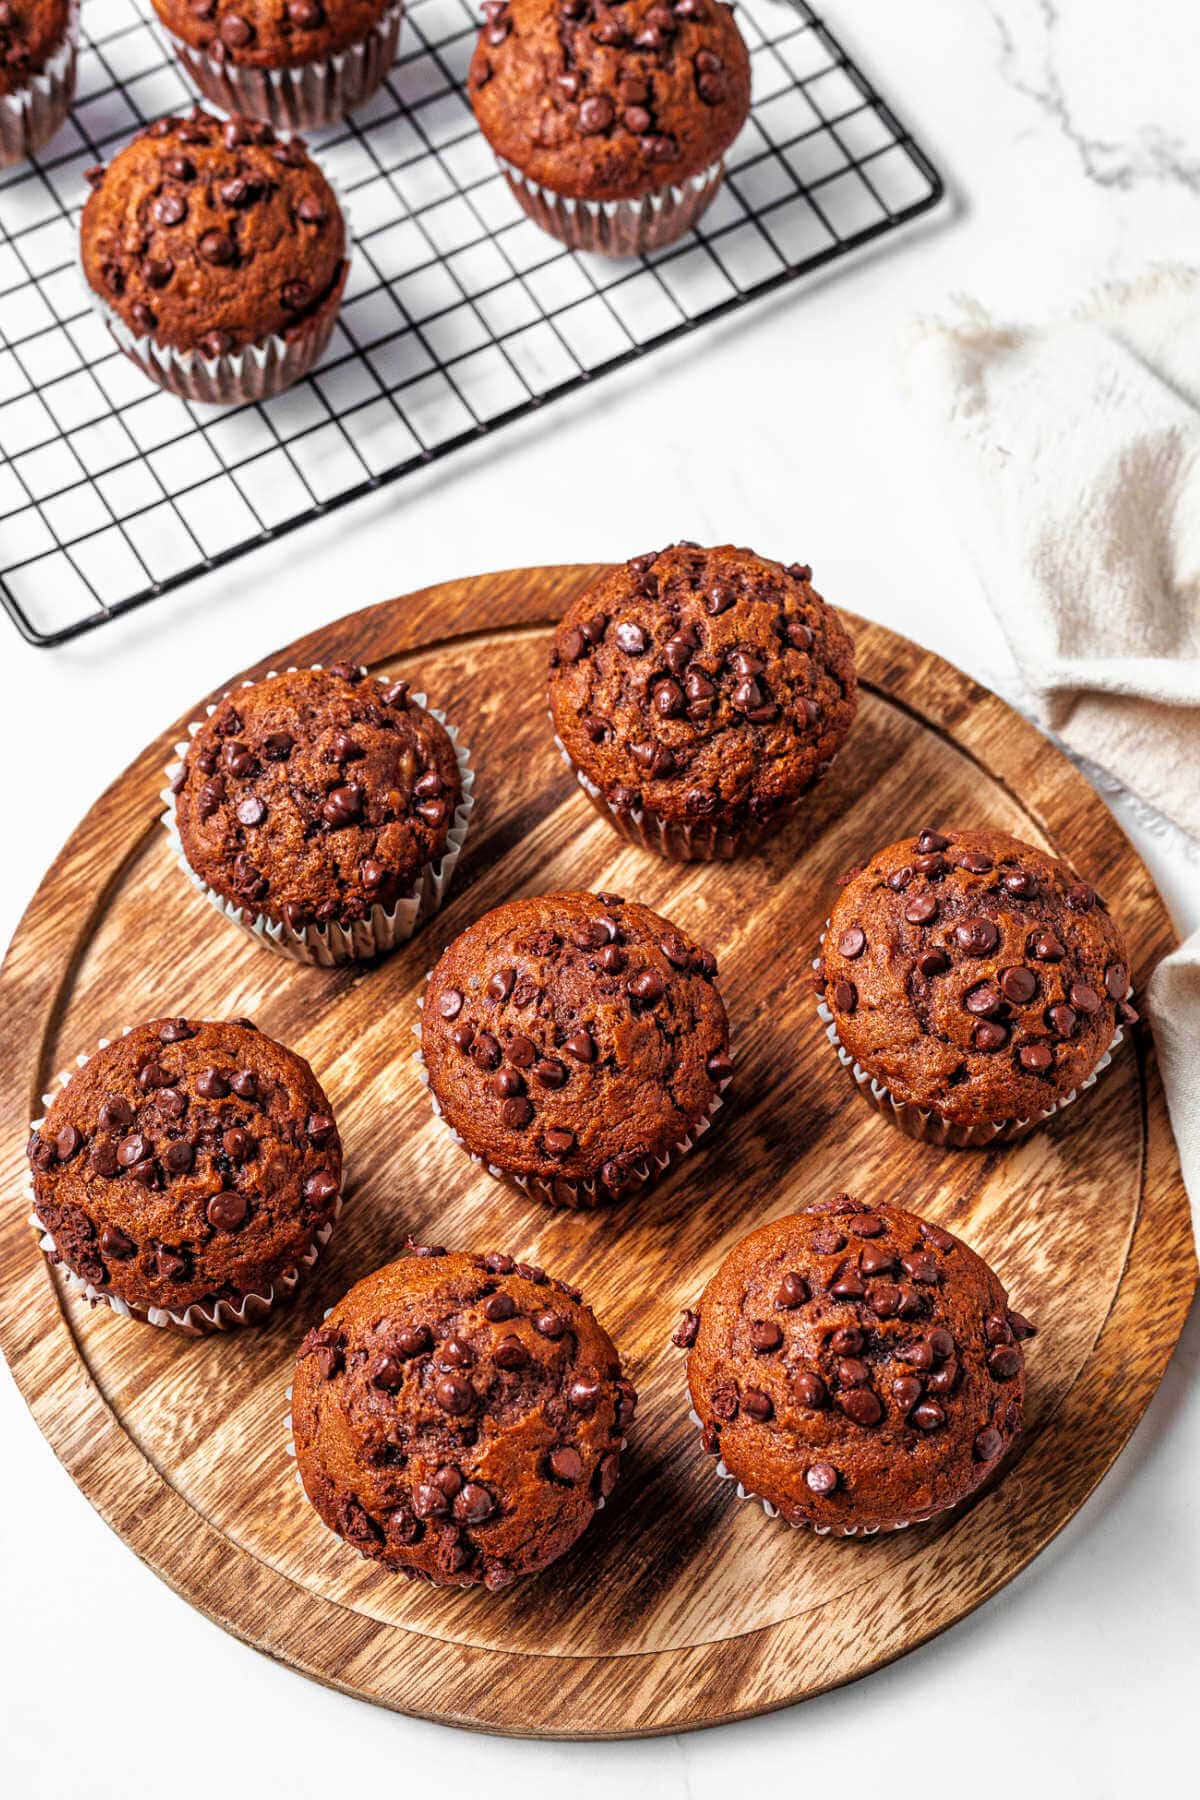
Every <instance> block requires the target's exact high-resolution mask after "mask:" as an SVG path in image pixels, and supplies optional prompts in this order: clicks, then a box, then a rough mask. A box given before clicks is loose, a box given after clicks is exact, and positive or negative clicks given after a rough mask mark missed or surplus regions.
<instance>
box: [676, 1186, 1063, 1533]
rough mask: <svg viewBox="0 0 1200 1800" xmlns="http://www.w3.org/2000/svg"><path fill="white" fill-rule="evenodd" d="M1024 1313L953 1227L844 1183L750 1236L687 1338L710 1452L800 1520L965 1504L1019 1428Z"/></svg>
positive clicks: (854, 1520) (842, 1520) (889, 1515)
mask: <svg viewBox="0 0 1200 1800" xmlns="http://www.w3.org/2000/svg"><path fill="white" fill-rule="evenodd" d="M1032 1331H1033V1327H1032V1326H1031V1325H1030V1324H1029V1322H1028V1321H1027V1320H1025V1319H1023V1318H1021V1317H1020V1315H1019V1314H1017V1313H1014V1312H1012V1311H1011V1310H1010V1309H1009V1306H1008V1296H1007V1295H1006V1293H1005V1291H1004V1289H1003V1287H1002V1286H1001V1285H1000V1283H999V1281H998V1280H997V1279H996V1277H995V1276H994V1275H993V1274H992V1272H991V1270H990V1269H989V1268H988V1266H987V1264H986V1263H985V1262H983V1260H982V1259H981V1258H980V1257H978V1256H977V1255H976V1254H975V1252H974V1251H973V1250H970V1249H969V1248H968V1247H967V1245H966V1244H964V1243H962V1242H961V1240H960V1239H958V1238H956V1237H953V1236H952V1235H951V1234H950V1233H949V1232H948V1231H943V1230H942V1229H941V1227H940V1226H937V1225H931V1224H929V1223H928V1222H927V1221H925V1220H923V1219H919V1218H917V1217H916V1216H915V1215H914V1214H913V1213H910V1212H905V1211H902V1210H901V1208H900V1207H898V1206H893V1205H891V1204H890V1202H889V1203H886V1204H882V1205H878V1206H869V1207H868V1206H866V1205H864V1204H863V1203H862V1202H861V1201H856V1200H852V1199H851V1198H850V1197H849V1195H847V1194H840V1195H839V1196H838V1197H837V1199H835V1200H832V1201H827V1202H824V1203H822V1204H820V1205H817V1206H812V1207H809V1208H808V1210H807V1211H805V1212H801V1213H796V1214H793V1215H792V1216H791V1217H788V1218H783V1219H776V1220H774V1221H772V1223H771V1224H769V1225H764V1226H761V1227H760V1228H759V1230H757V1231H754V1232H751V1234H750V1236H749V1237H746V1238H743V1239H742V1241H741V1243H740V1244H738V1245H737V1246H736V1247H735V1248H734V1249H733V1250H732V1251H731V1252H730V1254H729V1255H728V1256H727V1257H726V1259H725V1261H724V1262H723V1263H722V1264H721V1267H720V1269H719V1270H718V1271H717V1273H716V1274H715V1275H714V1276H713V1278H712V1280H711V1281H710V1282H709V1284H708V1286H707V1288H706V1289H705V1291H704V1295H703V1298H702V1299H701V1300H700V1303H699V1306H698V1308H697V1310H696V1311H694V1312H693V1311H688V1312H686V1313H685V1314H684V1316H683V1322H682V1324H681V1325H680V1327H679V1330H678V1331H677V1332H676V1334H675V1338H674V1342H675V1343H676V1344H678V1345H679V1346H680V1348H683V1349H687V1351H688V1362H687V1370H688V1386H689V1388H690V1390H691V1396H692V1404H693V1406H694V1407H695V1409H696V1412H697V1414H698V1416H699V1418H700V1421H701V1424H702V1428H703V1441H704V1447H705V1449H706V1450H708V1451H709V1452H710V1453H711V1454H712V1455H714V1456H720V1457H721V1459H722V1462H723V1463H724V1465H725V1468H726V1469H727V1470H728V1471H729V1473H730V1474H731V1475H734V1476H736V1478H737V1479H738V1480H739V1481H740V1482H741V1483H742V1484H743V1486H744V1487H745V1488H747V1489H748V1490H749V1491H750V1492H751V1493H752V1494H755V1495H757V1496H759V1497H760V1498H762V1499H765V1500H769V1501H771V1503H772V1504H773V1505H774V1506H777V1507H778V1508H779V1511H780V1512H781V1513H782V1514H783V1516H784V1517H785V1518H786V1519H788V1520H789V1521H790V1522H791V1523H792V1524H804V1525H812V1526H816V1527H817V1528H819V1529H822V1530H832V1531H834V1532H837V1533H847V1534H848V1533H853V1532H856V1531H868V1532H870V1531H875V1530H888V1529H889V1528H891V1527H893V1526H897V1525H902V1524H905V1523H907V1522H911V1521H913V1520H915V1519H919V1518H927V1517H929V1515H930V1514H932V1513H935V1512H940V1511H942V1510H943V1509H944V1508H946V1507H948V1506H953V1505H955V1504H956V1503H957V1502H958V1501H960V1500H962V1499H964V1498H965V1497H966V1496H967V1495H968V1494H970V1493H971V1492H973V1490H974V1489H975V1488H977V1487H978V1486H979V1484H980V1483H981V1482H982V1481H983V1480H985V1479H986V1477H987V1476H988V1475H990V1474H991V1473H992V1472H993V1470H994V1469H995V1468H996V1466H997V1465H998V1463H999V1461H1000V1458H1001V1457H1002V1456H1003V1455H1004V1453H1005V1451H1006V1450H1007V1449H1008V1447H1009V1445H1010V1444H1011V1443H1012V1442H1013V1440H1014V1439H1015V1438H1016V1436H1017V1435H1018V1433H1019V1432H1020V1429H1021V1424H1022V1411H1023V1406H1024V1399H1025V1369H1024V1358H1023V1355H1022V1351H1021V1340H1022V1339H1023V1338H1026V1337H1028V1336H1030V1335H1031V1333H1032Z"/></svg>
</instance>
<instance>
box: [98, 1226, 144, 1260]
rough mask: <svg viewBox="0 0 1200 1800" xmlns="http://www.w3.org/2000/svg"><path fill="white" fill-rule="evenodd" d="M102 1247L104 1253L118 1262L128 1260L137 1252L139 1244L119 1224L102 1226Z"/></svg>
mask: <svg viewBox="0 0 1200 1800" xmlns="http://www.w3.org/2000/svg"><path fill="white" fill-rule="evenodd" d="M100 1249H101V1252H102V1254H103V1255H105V1256H109V1257H112V1258H113V1259H114V1260H115V1261H116V1262H128V1260H129V1258H130V1257H131V1256H134V1255H136V1253H137V1245H136V1244H135V1243H134V1241H133V1239H132V1238H131V1237H127V1236H126V1234H125V1233H124V1232H123V1231H122V1230H121V1227H120V1226H119V1225H102V1226H101V1227H100Z"/></svg>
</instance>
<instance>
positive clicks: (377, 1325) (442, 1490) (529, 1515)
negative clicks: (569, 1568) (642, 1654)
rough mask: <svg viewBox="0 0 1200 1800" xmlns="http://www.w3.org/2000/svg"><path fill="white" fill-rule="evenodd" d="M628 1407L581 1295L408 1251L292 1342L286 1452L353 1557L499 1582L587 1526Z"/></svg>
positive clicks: (609, 1478) (517, 1273) (531, 1274)
mask: <svg viewBox="0 0 1200 1800" xmlns="http://www.w3.org/2000/svg"><path fill="white" fill-rule="evenodd" d="M636 1404H637V1395H636V1394H635V1393H634V1391H633V1389H632V1387H631V1386H630V1385H629V1383H628V1382H627V1381H625V1380H624V1379H623V1378H622V1375H621V1364H620V1359H619V1358H618V1356H617V1352H616V1350H615V1349H614V1348H613V1345H612V1342H611V1340H610V1339H609V1337H608V1334H607V1333H606V1332H605V1331H604V1330H603V1329H602V1328H601V1326H600V1325H599V1324H598V1323H597V1321H596V1319H595V1316H594V1314H593V1313H592V1311H591V1309H590V1307H588V1306H585V1305H584V1304H583V1301H582V1299H581V1298H580V1295H579V1293H578V1290H576V1289H574V1288H570V1287H567V1286H566V1285H565V1284H564V1283H562V1282H558V1281H552V1280H551V1279H550V1278H549V1277H548V1276H547V1275H546V1274H545V1272H544V1271H543V1270H542V1269H539V1268H537V1267H534V1266H531V1265H528V1264H520V1265H518V1264H516V1263H514V1261H513V1259H512V1258H511V1257H509V1256H503V1255H498V1254H493V1255H488V1256H475V1255H468V1254H464V1253H452V1254H449V1255H448V1254H447V1253H446V1252H445V1251H444V1250H442V1249H440V1248H431V1249H418V1250H415V1251H414V1253H413V1254H411V1255H410V1256H408V1257H405V1258H402V1259H400V1260H399V1261H397V1262H394V1263H389V1264H388V1266H387V1267H386V1268H383V1269H379V1270H377V1271H376V1273H375V1274H373V1275H368V1276H367V1277H366V1279H365V1280H363V1281H360V1282H359V1283H358V1284H357V1286H356V1287H353V1288H351V1290H350V1292H349V1293H348V1294H347V1295H346V1296H345V1298H344V1299H343V1300H341V1301H340V1302H339V1304H338V1305H337V1306H335V1307H334V1308H333V1311H332V1312H331V1313H330V1314H329V1316H328V1318H327V1319H326V1320H325V1322H324V1324H322V1325H320V1326H318V1327H317V1328H316V1329H315V1330H313V1331H310V1332H309V1334H308V1336H307V1337H306V1338H305V1340H304V1342H303V1343H302V1344H301V1346H300V1352H299V1356H298V1358H297V1361H296V1374H295V1381H294V1386H293V1391H292V1421H293V1435H294V1439H295V1448H296V1462H297V1467H298V1469H299V1471H300V1478H301V1480H302V1482H303V1483H304V1490H305V1492H306V1493H307V1495H308V1497H309V1499H310V1500H311V1501H312V1503H313V1505H314V1506H315V1507H316V1509H317V1511H318V1512H319V1513H320V1515H321V1517H322V1519H324V1521H325V1523H326V1524H327V1525H328V1526H329V1527H330V1529H331V1530H333V1531H336V1532H337V1533H338V1534H339V1536H341V1537H343V1538H345V1539H346V1540H347V1542H348V1543H351V1544H353V1545H354V1546H355V1548H356V1549H358V1550H361V1551H362V1552H363V1554H364V1555H366V1556H370V1557H374V1558H375V1559H376V1560H377V1561H379V1562H382V1563H384V1564H386V1565H387V1566H388V1567H389V1568H392V1569H396V1570H399V1571H400V1572H401V1573H402V1574H406V1575H423V1576H425V1577H426V1578H427V1579H428V1580H430V1581H432V1582H435V1583H437V1584H439V1585H446V1584H452V1583H453V1584H461V1585H469V1584H475V1583H482V1584H483V1585H484V1586H485V1587H487V1588H489V1589H498V1588H502V1587H507V1586H509V1584H510V1583H512V1582H513V1581H516V1580H518V1579H519V1578H520V1577H521V1576H524V1575H531V1574H533V1573H535V1572H536V1571H537V1570H538V1569H544V1568H545V1567H546V1565H547V1564H548V1563H551V1562H553V1561H554V1560H555V1559H556V1558H557V1557H559V1556H561V1555H562V1554H563V1552H564V1551H566V1550H567V1549H569V1548H570V1546H571V1545H572V1544H573V1543H574V1542H575V1540H576V1538H578V1537H579V1536H580V1534H581V1533H582V1532H583V1531H584V1530H585V1529H586V1527H587V1526H588V1525H589V1524H590V1522H591V1520H592V1518H593V1517H594V1515H595V1513H596V1510H597V1507H598V1506H599V1505H600V1504H601V1503H602V1502H603V1500H604V1499H605V1497H606V1496H607V1495H608V1494H610V1493H611V1492H612V1489H613V1487H614V1485H615V1483H616V1480H617V1476H618V1473H619V1469H620V1453H621V1442H622V1436H623V1432H624V1429H625V1427H626V1426H627V1425H628V1424H629V1423H630V1421H631V1420H632V1418H633V1412H634V1408H635V1406H636Z"/></svg>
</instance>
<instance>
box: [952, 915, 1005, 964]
mask: <svg viewBox="0 0 1200 1800" xmlns="http://www.w3.org/2000/svg"><path fill="white" fill-rule="evenodd" d="M954 941H955V943H956V944H957V945H958V947H959V949H960V950H962V951H963V952H964V953H965V954H966V955H967V956H988V955H990V954H991V952H992V951H993V950H994V949H995V948H996V945H997V944H998V943H999V942H1000V933H999V932H998V931H997V929H996V927H995V926H994V925H993V924H992V921H991V920H990V919H979V918H976V919H962V920H960V922H959V923H958V924H957V925H956V926H955V927H954Z"/></svg>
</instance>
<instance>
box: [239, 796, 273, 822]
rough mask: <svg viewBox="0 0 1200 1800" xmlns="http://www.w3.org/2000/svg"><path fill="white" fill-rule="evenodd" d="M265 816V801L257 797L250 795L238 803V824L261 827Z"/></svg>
mask: <svg viewBox="0 0 1200 1800" xmlns="http://www.w3.org/2000/svg"><path fill="white" fill-rule="evenodd" d="M266 816H267V808H266V803H265V801H262V800H260V799H259V798H258V796H257V795H255V794H250V795H248V796H247V797H246V799H245V800H239V801H238V804H237V817H238V822H239V824H242V825H249V826H254V825H261V824H262V823H263V820H264V819H265V818H266Z"/></svg>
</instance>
